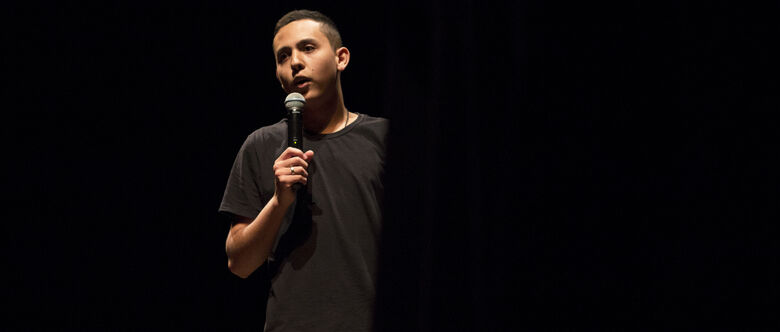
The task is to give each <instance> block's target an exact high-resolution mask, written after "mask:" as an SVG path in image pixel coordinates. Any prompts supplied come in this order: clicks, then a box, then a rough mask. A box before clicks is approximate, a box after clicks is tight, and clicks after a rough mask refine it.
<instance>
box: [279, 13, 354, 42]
mask: <svg viewBox="0 0 780 332" xmlns="http://www.w3.org/2000/svg"><path fill="white" fill-rule="evenodd" d="M298 20H312V21H315V22H319V23H320V30H321V31H322V33H323V34H325V37H328V41H329V42H330V45H331V46H333V49H334V50H335V49H337V48H339V47H341V34H340V33H339V29H338V28H336V23H334V22H333V20H331V19H330V18H329V17H327V16H325V14H323V13H320V12H318V11H313V10H306V9H299V10H293V11H291V12H289V13H287V14H284V16H282V18H280V19H279V21H278V22H276V27H274V37H276V34H277V33H279V29H281V28H282V27H284V26H285V25H288V24H290V23H292V22H294V21H298Z"/></svg>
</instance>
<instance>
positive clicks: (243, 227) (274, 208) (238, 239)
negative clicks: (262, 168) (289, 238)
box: [225, 196, 289, 278]
mask: <svg viewBox="0 0 780 332" xmlns="http://www.w3.org/2000/svg"><path fill="white" fill-rule="evenodd" d="M287 208H289V205H288V206H287V207H284V206H280V205H279V202H278V201H277V200H276V196H274V197H273V198H271V200H270V201H269V202H268V204H266V205H265V207H263V210H262V211H260V213H259V214H258V215H257V217H256V218H255V219H254V220H252V219H249V218H245V217H237V220H236V221H235V222H234V223H233V225H232V226H231V227H230V233H228V237H227V241H226V242H225V252H226V253H227V256H228V268H229V269H230V271H231V272H233V273H234V274H235V275H237V276H239V277H241V278H246V277H248V276H249V275H250V274H252V272H254V271H255V270H256V269H257V268H258V267H260V266H261V265H263V263H264V262H265V260H266V259H267V258H268V256H269V255H270V254H271V250H272V249H273V248H272V246H273V244H274V241H275V240H276V235H277V233H278V232H279V226H280V225H281V224H282V219H284V215H285V213H286V211H287Z"/></svg>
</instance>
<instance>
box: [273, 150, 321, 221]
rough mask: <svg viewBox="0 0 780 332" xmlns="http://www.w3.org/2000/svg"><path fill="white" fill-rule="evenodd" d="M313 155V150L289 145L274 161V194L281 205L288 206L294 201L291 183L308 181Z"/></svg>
mask: <svg viewBox="0 0 780 332" xmlns="http://www.w3.org/2000/svg"><path fill="white" fill-rule="evenodd" d="M312 157H314V152H313V151H311V150H309V151H306V153H304V152H303V151H301V150H299V149H296V148H293V147H289V148H287V149H286V150H284V152H282V155H280V156H279V158H276V161H275V162H274V182H275V184H276V189H275V192H274V196H276V199H277V201H278V202H279V204H280V205H282V206H283V207H288V206H290V204H292V202H293V201H295V190H294V189H293V185H294V184H296V183H300V184H301V185H306V183H307V181H308V176H309V172H307V171H306V169H307V168H309V161H311V159H312Z"/></svg>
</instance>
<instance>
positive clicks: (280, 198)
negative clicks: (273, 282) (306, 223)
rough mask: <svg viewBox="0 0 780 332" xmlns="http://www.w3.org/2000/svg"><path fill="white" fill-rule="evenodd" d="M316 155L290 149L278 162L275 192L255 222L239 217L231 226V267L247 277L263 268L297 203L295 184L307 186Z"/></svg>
mask: <svg viewBox="0 0 780 332" xmlns="http://www.w3.org/2000/svg"><path fill="white" fill-rule="evenodd" d="M313 156H314V152H312V151H311V150H309V151H306V153H303V152H301V150H298V149H295V148H287V150H285V151H284V152H282V155H281V156H279V158H277V159H276V161H275V162H274V177H275V178H274V182H275V191H274V195H273V197H271V199H270V200H269V201H268V203H266V204H265V206H264V207H263V209H262V210H261V211H260V213H259V214H258V215H257V217H255V219H249V218H246V217H240V216H237V219H236V221H235V222H234V223H233V225H232V226H231V227H230V232H229V233H228V237H227V241H225V252H226V253H227V256H228V268H229V269H230V271H231V272H233V273H234V274H236V275H238V276H239V277H242V278H246V277H248V276H249V275H250V274H252V272H254V271H255V270H257V268H258V267H260V266H261V265H263V263H264V262H265V261H266V259H267V258H268V256H269V255H270V254H271V250H272V249H273V245H274V242H275V241H276V236H277V233H279V228H280V226H281V224H282V220H283V219H284V216H285V214H287V210H288V209H289V208H290V205H292V203H293V202H294V201H295V190H293V185H294V184H296V183H301V184H303V185H306V182H307V177H308V175H309V174H308V172H307V171H306V169H307V168H308V166H309V164H308V161H310V160H311V158H312V157H313Z"/></svg>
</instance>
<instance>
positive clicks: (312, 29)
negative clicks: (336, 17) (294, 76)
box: [273, 19, 328, 50]
mask: <svg viewBox="0 0 780 332" xmlns="http://www.w3.org/2000/svg"><path fill="white" fill-rule="evenodd" d="M304 39H313V40H318V41H322V42H326V43H327V42H328V37H327V36H325V34H324V33H323V32H322V29H321V23H320V22H316V21H312V20H308V19H306V20H297V21H292V22H290V23H289V24H287V25H285V26H283V27H282V28H281V29H279V32H277V33H276V36H274V44H273V47H274V50H278V49H279V48H282V47H285V46H288V47H293V46H294V45H295V43H297V42H298V41H301V40H304Z"/></svg>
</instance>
